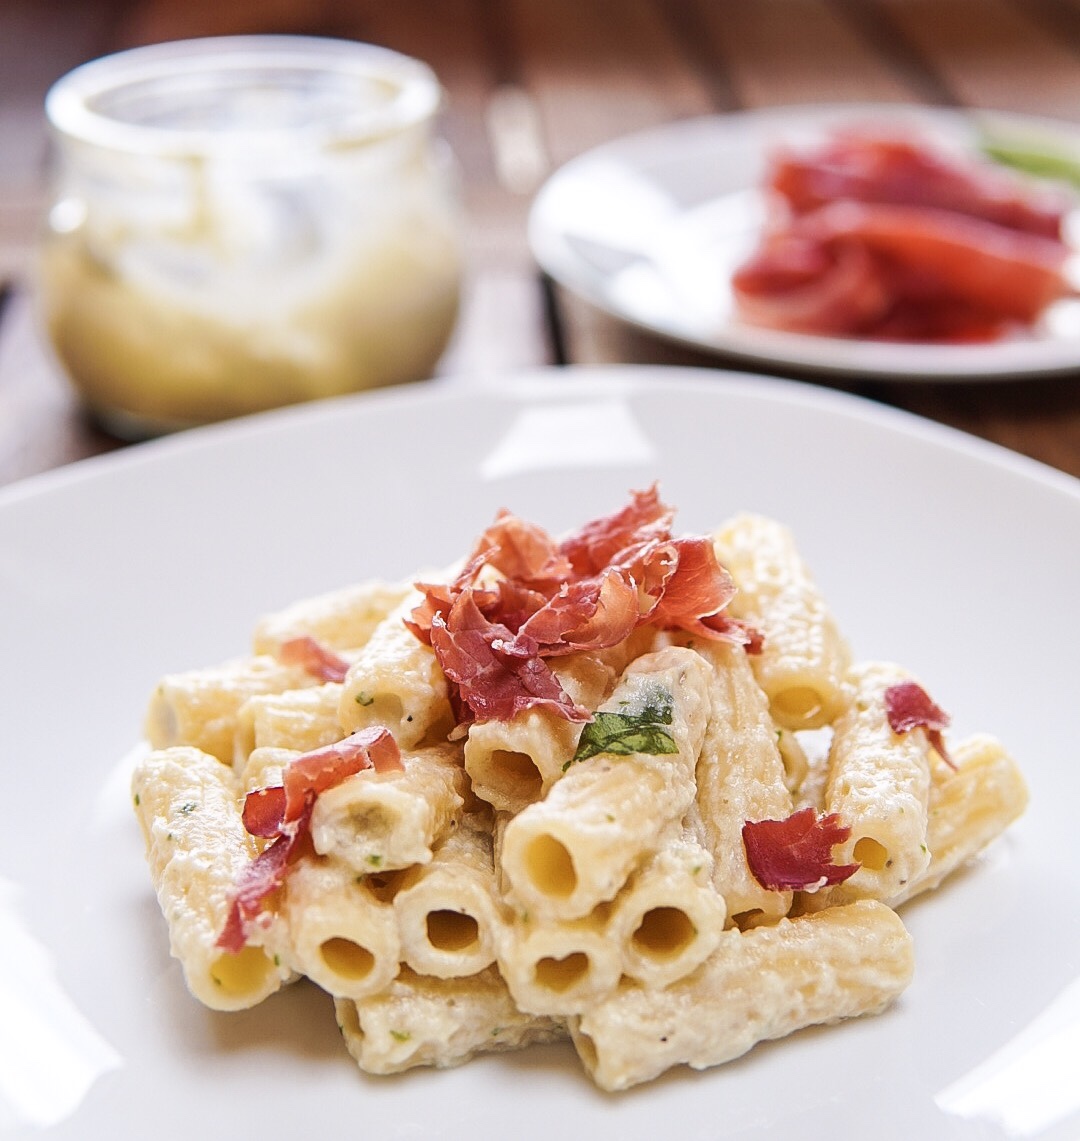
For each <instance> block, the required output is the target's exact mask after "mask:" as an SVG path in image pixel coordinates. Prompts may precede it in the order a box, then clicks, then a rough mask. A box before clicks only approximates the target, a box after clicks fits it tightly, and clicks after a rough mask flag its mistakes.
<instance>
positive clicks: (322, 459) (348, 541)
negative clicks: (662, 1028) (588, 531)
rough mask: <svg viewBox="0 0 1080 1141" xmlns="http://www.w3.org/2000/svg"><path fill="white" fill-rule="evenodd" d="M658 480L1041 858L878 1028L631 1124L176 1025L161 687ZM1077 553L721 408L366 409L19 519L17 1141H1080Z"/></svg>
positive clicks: (7, 673)
mask: <svg viewBox="0 0 1080 1141" xmlns="http://www.w3.org/2000/svg"><path fill="white" fill-rule="evenodd" d="M653 479H659V480H660V481H661V490H662V493H663V494H664V496H665V497H666V498H667V499H668V500H669V501H670V502H672V503H674V504H676V505H677V506H678V507H679V508H680V514H679V518H678V523H679V526H680V527H681V528H684V529H686V530H698V531H700V530H702V529H705V528H707V527H709V526H710V525H712V524H714V523H716V522H718V521H720V520H721V519H722V518H724V517H725V516H727V515H728V514H730V513H732V512H734V511H736V510H738V509H741V508H746V509H750V510H754V511H761V512H766V513H769V514H771V515H774V516H776V517H778V518H781V519H784V520H787V521H789V522H790V523H791V524H792V525H793V527H794V528H795V530H796V534H797V536H798V538H799V540H800V543H801V546H802V548H803V550H804V552H805V555H806V558H807V559H808V561H809V562H810V564H811V565H812V567H814V568H815V570H816V572H817V576H818V579H819V581H820V583H821V585H822V587H823V589H824V590H825V592H826V593H827V596H828V597H829V599H830V600H831V602H832V604H833V607H834V609H835V611H836V612H837V614H838V615H839V617H840V619H841V621H842V623H843V625H844V627H845V629H846V631H847V633H848V634H849V636H850V637H851V638H852V640H853V642H854V645H855V648H856V651H857V652H858V653H859V654H861V655H866V656H870V655H874V656H885V657H893V658H895V659H897V660H899V661H902V662H905V663H906V664H908V665H909V666H910V667H911V668H912V669H914V670H915V671H916V672H917V673H918V674H919V675H920V676H921V677H922V678H923V680H924V682H925V684H926V685H927V687H928V688H929V689H930V691H931V692H932V693H933V694H934V695H935V697H936V698H937V699H938V700H939V701H940V702H941V703H943V704H944V705H945V706H946V707H947V708H948V709H949V710H950V711H951V712H952V714H953V717H954V726H955V729H956V732H957V733H961V734H962V733H967V732H969V731H973V730H975V729H987V730H992V731H994V732H996V733H997V734H998V735H999V736H1001V737H1002V738H1003V740H1004V741H1005V742H1006V743H1007V745H1008V746H1010V748H1011V749H1012V750H1013V751H1014V752H1015V754H1016V756H1017V757H1018V759H1019V761H1020V762H1021V763H1022V765H1023V767H1024V768H1025V770H1026V771H1027V773H1028V774H1029V777H1030V783H1031V790H1032V804H1031V807H1030V810H1029V812H1028V813H1027V814H1026V816H1025V817H1024V818H1023V819H1022V821H1020V822H1019V823H1018V825H1017V826H1015V827H1014V828H1013V829H1012V830H1011V832H1010V833H1009V834H1008V835H1007V836H1006V837H1005V838H1003V839H1002V840H1001V841H999V842H998V843H997V844H996V845H995V846H994V847H993V849H992V850H991V851H990V852H989V853H988V854H987V855H986V856H985V858H984V859H982V860H981V861H980V862H979V864H978V865H977V866H976V867H974V868H973V869H971V870H970V871H968V872H966V873H965V874H963V875H961V876H959V877H958V879H957V880H956V882H952V883H950V884H949V885H948V886H947V888H944V889H942V890H941V891H940V892H939V893H937V894H936V895H934V896H933V897H932V898H927V899H924V900H920V901H917V902H916V903H914V904H913V905H912V906H910V907H908V908H906V909H905V911H904V918H905V920H906V922H907V923H908V924H909V926H910V929H911V930H912V932H913V934H914V937H915V941H916V948H917V955H918V970H917V975H916V978H915V981H914V983H913V985H912V986H911V988H910V989H909V990H908V992H907V993H906V994H905V995H904V996H903V998H902V999H901V1000H900V1002H899V1003H898V1004H897V1005H896V1006H895V1008H894V1009H892V1010H890V1011H889V1012H888V1013H886V1014H885V1015H883V1016H881V1017H878V1018H873V1019H865V1020H861V1021H856V1022H850V1023H845V1024H843V1025H840V1026H836V1027H830V1028H824V1029H820V1030H814V1031H809V1032H805V1033H801V1034H798V1035H796V1036H794V1037H793V1038H791V1039H789V1040H786V1041H783V1042H778V1043H772V1044H769V1045H765V1046H762V1047H760V1048H758V1049H755V1050H754V1051H753V1052H752V1053H751V1054H750V1055H748V1056H747V1057H745V1058H743V1059H742V1060H740V1061H738V1062H736V1063H734V1064H731V1065H728V1066H726V1067H723V1068H720V1069H718V1070H714V1071H712V1072H708V1073H705V1074H693V1073H691V1072H690V1071H683V1072H678V1073H673V1074H671V1075H669V1076H668V1077H667V1078H665V1079H663V1080H661V1081H659V1082H657V1083H656V1084H654V1085H652V1086H650V1087H647V1088H641V1089H638V1090H636V1091H631V1092H630V1093H628V1094H625V1095H621V1096H618V1097H610V1096H604V1095H602V1094H600V1093H598V1092H596V1091H595V1090H594V1089H593V1088H592V1087H591V1086H590V1084H589V1083H588V1081H587V1079H586V1078H585V1077H584V1076H583V1075H582V1073H581V1072H580V1070H579V1069H578V1067H577V1065H576V1063H575V1061H574V1059H573V1057H572V1051H571V1050H570V1049H569V1047H565V1048H564V1047H550V1048H543V1049H537V1050H532V1051H527V1052H524V1053H522V1054H520V1055H515V1056H510V1057H501V1058H487V1059H483V1060H479V1061H476V1062H474V1063H471V1064H470V1065H468V1066H466V1067H464V1068H462V1069H459V1070H455V1071H447V1072H441V1073H435V1072H428V1071H415V1072H412V1073H410V1074H407V1075H404V1076H402V1077H400V1078H395V1079H369V1078H365V1077H364V1076H363V1075H361V1074H360V1073H359V1072H358V1071H357V1070H356V1068H355V1067H354V1065H353V1063H352V1062H351V1060H350V1059H349V1058H348V1057H347V1055H346V1053H345V1050H344V1048H343V1047H342V1045H341V1043H340V1041H339V1038H338V1034H337V1030H336V1028H335V1026H334V1019H333V1016H332V1011H331V1007H330V1003H329V1001H328V999H327V998H326V997H325V996H324V995H323V994H322V993H321V992H319V991H317V990H316V989H315V988H313V987H307V986H297V987H293V988H290V989H289V990H288V991H287V992H285V993H281V994H279V995H277V996H275V997H274V998H272V999H270V1000H269V1001H268V1002H266V1003H265V1004H264V1005H263V1006H261V1007H259V1008H257V1009H255V1010H253V1011H250V1012H246V1013H241V1014H233V1015H220V1014H213V1013H210V1012H208V1011H206V1010H204V1009H202V1008H201V1007H200V1006H198V1005H197V1004H196V1003H195V1002H194V1001H193V1000H192V999H190V998H189V997H188V995H187V993H186V991H185V989H184V986H183V982H182V980H181V976H180V972H179V970H178V968H177V966H176V964H175V963H174V962H172V961H171V960H170V958H169V955H168V951H167V939H166V932H165V928H164V924H163V921H162V919H161V916H160V914H159V912H158V909H157V904H156V901H155V900H154V897H153V894H152V892H151V889H150V886H149V883H148V878H147V874H146V870H145V868H144V865H143V857H142V851H141V841H140V839H139V836H138V834H137V828H136V825H135V822H134V819H133V817H132V814H131V810H130V805H129V803H128V792H127V787H126V786H127V769H128V765H127V762H125V759H124V758H125V755H126V754H128V752H129V750H130V749H131V747H132V745H133V743H134V742H135V740H136V738H137V736H138V729H139V724H140V720H141V716H142V711H143V709H144V706H145V701H146V698H147V696H148V695H149V693H150V691H151V689H152V687H153V686H154V684H155V682H156V680H157V678H158V677H159V676H160V675H161V674H162V673H163V672H165V671H172V670H179V669H185V668H189V667H195V666H200V665H206V664H209V663H212V662H214V661H217V660H220V659H223V658H226V657H228V656H231V655H233V654H235V653H237V652H242V651H243V649H244V648H245V647H246V645H247V638H248V635H249V632H250V630H251V627H252V623H253V620H254V619H255V617H256V616H257V615H259V614H261V613H262V612H264V611H266V610H268V609H271V608H274V607H278V606H281V605H283V604H285V603H287V602H289V601H291V600H293V599H294V598H298V597H301V596H304V595H306V594H310V593H314V592H317V591H320V590H324V589H328V588H330V587H332V586H336V585H340V584H344V583H346V582H349V581H352V580H354V579H357V578H360V577H367V576H372V575H388V576H401V575H406V574H408V573H410V572H411V571H412V570H413V569H414V568H417V567H419V566H421V565H425V566H426V565H432V564H441V563H445V562H447V561H449V560H450V559H451V558H452V557H454V556H456V555H457V554H458V553H460V552H462V551H464V550H465V548H466V546H467V545H468V544H469V543H470V542H471V540H472V538H473V537H474V536H475V535H476V534H477V533H478V531H479V530H480V529H481V528H482V527H483V526H484V525H485V524H486V523H487V522H489V521H490V519H491V518H492V516H493V515H494V513H495V511H496V510H497V509H498V508H499V507H501V506H504V505H505V506H507V507H510V508H512V509H514V510H516V511H519V512H521V513H522V514H524V515H525V516H526V517H528V518H532V519H536V520H538V521H540V522H542V523H543V524H545V525H546V526H548V527H550V528H552V529H556V530H561V529H564V528H567V527H569V526H571V525H574V524H576V523H579V522H581V521H584V520H585V519H586V518H588V517H591V516H593V515H596V514H599V513H602V512H606V511H608V510H611V509H613V508H614V507H616V506H619V505H621V503H622V502H623V501H624V499H625V496H626V492H627V490H628V489H629V488H631V487H642V486H645V485H647V484H648V483H649V482H650V481H652V480H653ZM1078 553H1080V490H1078V485H1077V484H1076V483H1075V482H1074V481H1072V480H1071V479H1069V478H1067V477H1064V476H1061V475H1058V474H1055V473H1053V472H1051V471H1050V470H1048V469H1044V468H1042V467H1040V466H1039V465H1036V464H1034V463H1030V462H1027V461H1024V460H1022V459H1020V458H1018V457H1016V456H1013V455H1011V454H1010V453H1006V452H1003V451H1000V450H998V449H996V448H993V447H991V446H989V445H985V444H981V443H978V442H976V441H973V440H971V439H969V438H967V437H964V436H960V435H958V434H956V433H953V432H950V431H948V430H945V429H941V428H938V427H934V426H932V425H929V424H927V423H925V422H923V421H920V420H917V419H914V418H912V417H909V416H906V415H904V414H901V413H897V412H894V411H890V410H886V409H883V408H880V407H877V406H875V405H872V404H869V403H863V402H860V401H858V400H855V399H854V398H850V397H846V396H842V395H838V394H835V393H829V392H825V391H820V390H817V389H813V388H810V387H808V386H801V385H798V384H794V383H789V382H780V381H770V380H763V379H760V378H757V379H755V378H750V377H743V376H737V375H730V374H724V373H716V372H713V371H709V372H707V373H706V372H680V371H678V370H670V369H665V370H651V371H650V370H648V369H640V368H639V369H630V368H611V369H608V370H595V371H589V370H570V371H567V372H561V373H560V372H554V371H552V372H540V373H535V374H522V375H518V376H513V377H506V378H503V379H502V381H501V382H500V383H499V384H497V385H492V386H489V387H481V388H472V389H468V388H462V389H458V388H455V387H454V386H453V385H450V386H429V387H427V388H425V389H420V390H412V391H409V392H398V393H390V394H382V395H376V396H371V397H366V398H356V399H347V400H344V401H340V402H336V403H327V404H322V405H313V406H310V407H308V408H305V409H301V410H296V411H286V412H282V413H272V414H269V415H267V416H265V417H263V418H255V419H253V420H250V421H248V422H237V423H235V424H233V425H228V426H223V427H219V428H216V429H205V430H202V431H198V432H192V433H190V434H188V435H185V436H181V437H176V438H173V439H171V440H166V441H161V442H158V443H156V444H150V445H144V446H141V447H139V448H136V449H133V450H131V451H128V452H126V453H124V454H122V455H118V456H111V457H107V458H105V459H102V460H96V461H89V462H86V463H83V464H81V465H76V466H74V467H72V468H69V469H66V470H62V471H60V472H57V473H54V474H52V475H50V476H46V477H42V478H38V479H36V480H30V481H27V482H25V483H24V484H22V485H21V486H18V485H17V486H15V487H12V488H10V489H8V490H6V491H4V492H3V493H0V631H2V637H3V655H2V659H0V701H2V703H3V708H2V717H0V775H2V785H0V787H2V790H3V803H4V806H5V812H4V816H3V826H2V827H0V877H2V878H0V1135H3V1136H5V1137H7V1136H13V1137H16V1138H20V1139H24V1138H31V1137H37V1136H39V1134H40V1132H41V1130H42V1128H43V1127H45V1126H51V1129H49V1130H47V1133H48V1136H50V1137H61V1138H88V1137H113V1138H116V1139H117V1141H136V1139H137V1141H142V1139H144V1138H154V1139H155V1141H181V1139H183V1141H190V1139H191V1138H201V1139H205V1141H217V1139H221V1141H226V1139H227V1141H236V1139H237V1138H246V1137H258V1136H273V1137H307V1136H316V1137H334V1136H349V1137H352V1136H356V1137H378V1138H387V1139H390V1138H410V1139H412V1138H423V1139H425V1141H427V1139H431V1138H465V1137H491V1136H496V1135H499V1134H500V1133H502V1132H507V1131H509V1132H510V1133H512V1135H513V1136H515V1137H519V1138H524V1139H526V1141H529V1139H533V1138H536V1139H541V1138H543V1139H545V1141H547V1139H548V1138H550V1137H551V1135H552V1134H553V1132H554V1133H555V1134H556V1135H557V1136H559V1137H563V1138H568V1139H577V1138H597V1137H612V1138H625V1139H630V1141H637V1139H648V1141H654V1139H655V1138H657V1137H678V1138H680V1139H688V1138H703V1139H704V1138H707V1139H710V1141H711V1139H715V1138H719V1137H734V1136H738V1137H740V1138H766V1137H767V1138H776V1137H781V1136H783V1137H787V1138H793V1139H821V1141H826V1139H827V1141H836V1138H838V1137H857V1136H863V1135H865V1136H873V1137H875V1138H879V1139H891V1138H895V1139H900V1138H904V1139H910V1138H914V1137H919V1138H923V1137H927V1138H928V1137H933V1138H935V1139H938V1138H971V1137H979V1138H990V1137H1000V1136H1004V1135H1009V1136H1035V1135H1036V1134H1037V1133H1038V1127H1041V1126H1044V1125H1049V1126H1054V1125H1055V1123H1056V1131H1055V1130H1054V1129H1052V1130H1051V1132H1050V1133H1048V1134H1047V1136H1050V1137H1060V1136H1070V1137H1075V1136H1076V1133H1075V1130H1076V1128H1077V1127H1078V1125H1080V1117H1078V1110H1080V1091H1078V1088H1077V1084H1076V1082H1075V1080H1074V1079H1075V1072H1074V1070H1073V1068H1072V1067H1074V1065H1075V1058H1076V1056H1077V1052H1076V1050H1075V1049H1074V1047H1075V1046H1076V1045H1077V1039H1078V1035H1080V995H1078V990H1080V983H1078V979H1077V973H1078V969H1080V967H1078V965H1080V918H1078V909H1077V906H1076V888H1075V878H1076V877H1075V867H1076V842H1075V836H1076V819H1075V817H1076V811H1077V805H1078V804H1080V777H1078V773H1080V765H1078V763H1077V757H1076V747H1075V742H1076V733H1075V706H1076V682H1077V668H1076V648H1077V646H1078V645H1080V608H1078V607H1077V605H1076V572H1075V566H1076V556H1077V554H1078ZM1066 1079H1068V1080H1066Z"/></svg>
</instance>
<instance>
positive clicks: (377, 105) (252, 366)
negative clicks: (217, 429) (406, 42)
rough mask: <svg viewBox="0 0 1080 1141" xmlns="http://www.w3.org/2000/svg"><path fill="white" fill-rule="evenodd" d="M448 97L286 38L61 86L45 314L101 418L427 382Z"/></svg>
mask: <svg viewBox="0 0 1080 1141" xmlns="http://www.w3.org/2000/svg"><path fill="white" fill-rule="evenodd" d="M440 100H441V90H440V87H439V84H438V82H437V80H436V77H435V75H434V74H433V73H432V72H431V70H430V69H429V68H428V67H427V66H426V65H424V64H423V63H420V62H419V61H417V60H413V59H410V58H408V57H405V56H402V55H399V54H397V53H395V52H392V51H388V50H385V49H381V48H377V47H373V46H371V45H366V44H359V43H353V42H348V41H340V40H330V39H326V40H324V39H318V38H310V37H291V36H256V37H228V38H217V39H204V40H191V41H182V42H176V43H166V44H160V45H155V46H153V47H147V48H137V49H134V50H132V51H127V52H121V53H119V54H117V55H113V56H107V57H105V58H102V59H99V60H95V61H93V62H91V63H88V64H85V65H83V66H82V67H79V68H77V69H76V70H75V71H73V72H70V73H69V74H68V75H66V76H65V77H64V78H62V79H61V80H59V81H58V82H57V83H56V84H55V85H54V87H53V88H52V89H51V91H50V92H49V94H48V96H47V99H46V113H47V117H48V120H49V124H50V127H51V130H52V133H53V137H54V140H55V148H54V150H55V155H56V162H55V174H54V187H53V194H52V200H51V208H50V210H49V214H48V225H47V232H46V235H45V238H44V241H43V245H42V252H41V259H40V273H39V286H40V288H39V297H40V303H41V311H42V317H43V321H44V325H45V328H46V330H47V334H48V338H49V341H50V343H51V345H52V347H53V349H54V351H55V353H56V355H57V357H58V358H59V361H60V363H61V364H62V366H63V368H64V369H65V371H66V372H67V374H68V375H69V376H70V378H71V380H72V382H73V384H74V385H75V387H76V388H77V390H78V391H79V393H80V394H81V396H82V397H83V399H84V401H85V403H86V405H87V406H88V408H89V409H90V410H91V412H92V413H93V414H94V415H95V416H96V417H97V418H98V419H99V420H100V421H101V422H102V423H103V424H104V425H105V426H106V427H107V428H109V429H110V430H111V431H113V432H115V433H117V434H119V435H121V436H125V437H129V438H136V437H140V436H147V435H155V434H158V433H162V432H168V431H172V430H175V429H179V428H184V427H188V426H191V425H196V424H204V423H207V422H209V421H213V420H220V419H225V418H227V417H232V416H238V415H242V414H245V413H249V412H255V411H259V410H262V409H266V408H271V407H275V406H278V405H284V404H294V403H297V402H300V401H305V400H311V399H315V398H319V397H326V396H333V395H338V394H342V393H348V392H353V391H357V390H360V389H367V388H371V387H374V386H377V385H386V384H394V383H398V382H402V381H411V380H418V379H421V378H423V377H425V376H428V375H430V372H431V370H432V368H433V367H434V365H435V363H436V361H437V360H438V358H439V356H440V355H441V354H442V352H443V350H444V349H445V347H446V344H447V341H448V340H449V337H450V334H451V332H452V330H453V327H454V323H455V319H456V314H457V307H458V297H459V285H460V276H461V248H460V225H459V214H458V201H457V195H456V192H455V186H454V180H453V173H452V164H451V163H450V162H449V160H448V155H447V154H446V152H445V151H444V150H442V149H440V145H439V143H438V141H437V140H436V139H435V137H434V132H433V123H434V118H435V116H436V113H437V111H438V109H439V106H440Z"/></svg>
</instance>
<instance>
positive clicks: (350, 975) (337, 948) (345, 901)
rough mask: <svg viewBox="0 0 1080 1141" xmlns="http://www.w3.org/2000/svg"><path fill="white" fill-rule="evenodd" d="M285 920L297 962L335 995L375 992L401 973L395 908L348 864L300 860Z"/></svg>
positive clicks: (289, 891) (293, 874)
mask: <svg viewBox="0 0 1080 1141" xmlns="http://www.w3.org/2000/svg"><path fill="white" fill-rule="evenodd" d="M281 916H282V918H283V920H284V923H285V926H286V928H287V930H288V935H289V946H290V954H289V957H290V960H291V962H292V964H293V965H294V966H295V967H296V969H297V970H299V971H300V972H302V973H303V974H305V975H307V977H308V978H309V979H311V980H312V982H315V983H318V985H319V986H321V987H322V988H323V989H324V990H326V991H329V992H330V994H332V995H334V996H335V997H338V998H361V997H363V996H364V995H369V994H375V993H377V992H378V991H380V990H383V989H384V988H385V987H386V986H388V985H389V983H390V981H391V980H392V979H393V978H394V976H395V975H396V974H397V973H398V967H399V961H400V949H401V944H400V941H399V939H398V932H397V924H396V922H395V920H394V912H393V909H392V908H391V907H389V906H388V905H387V904H385V903H381V902H380V901H379V900H378V899H376V897H375V896H374V895H373V894H372V893H371V892H370V891H369V890H368V889H367V887H366V886H365V884H364V882H363V880H362V878H361V877H358V876H357V875H356V873H355V872H354V871H353V870H352V869H351V868H348V867H346V866H344V865H343V864H340V863H337V862H335V861H333V860H325V859H318V858H314V859H312V858H305V859H302V860H300V861H298V862H297V863H296V864H295V865H294V866H293V867H292V869H291V870H290V872H289V878H288V880H287V881H286V891H285V898H284V900H283V901H282V904H281Z"/></svg>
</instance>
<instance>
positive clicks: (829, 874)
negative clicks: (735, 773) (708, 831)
mask: <svg viewBox="0 0 1080 1141" xmlns="http://www.w3.org/2000/svg"><path fill="white" fill-rule="evenodd" d="M850 835H851V829H850V828H848V827H846V826H845V825H843V824H841V823H840V818H839V817H838V816H837V815H836V813H835V812H831V813H829V814H828V815H824V816H819V815H818V814H817V813H816V812H815V811H814V809H813V808H804V809H802V810H801V811H799V812H796V813H794V814H793V815H791V816H789V817H787V819H785V820H756V821H751V820H747V821H746V823H745V824H743V827H742V838H743V847H744V848H745V849H746V862H747V864H748V865H749V867H750V871H751V873H752V874H753V876H754V879H756V880H757V881H758V883H759V884H761V886H762V887H763V888H765V889H766V890H767V891H816V890H817V889H818V888H822V887H831V886H832V885H833V884H838V883H843V881H844V880H846V879H847V878H848V877H849V876H852V875H854V874H855V872H857V871H858V870H859V865H858V864H834V863H833V858H832V849H833V845H834V844H842V843H843V842H844V841H845V840H846V839H847V838H848V837H849V836H850Z"/></svg>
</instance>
